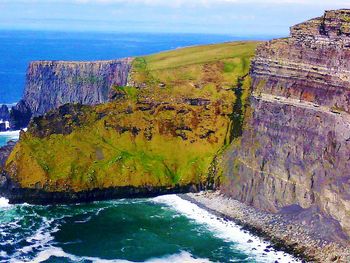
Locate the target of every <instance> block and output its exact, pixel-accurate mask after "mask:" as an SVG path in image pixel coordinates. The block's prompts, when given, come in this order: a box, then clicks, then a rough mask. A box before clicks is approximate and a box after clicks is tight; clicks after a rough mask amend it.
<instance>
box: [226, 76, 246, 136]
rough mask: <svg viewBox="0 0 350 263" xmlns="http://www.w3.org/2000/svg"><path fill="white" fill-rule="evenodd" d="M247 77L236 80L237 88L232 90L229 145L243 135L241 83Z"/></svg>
mask: <svg viewBox="0 0 350 263" xmlns="http://www.w3.org/2000/svg"><path fill="white" fill-rule="evenodd" d="M247 76H248V75H244V76H243V77H239V78H238V79H237V86H236V87H234V88H233V89H232V91H233V92H234V93H235V96H236V101H235V102H234V103H233V107H232V113H231V114H230V115H229V118H230V131H229V132H230V135H229V143H231V142H232V141H233V140H234V139H236V138H239V137H241V136H242V134H243V121H244V109H243V102H242V95H243V91H244V89H243V81H244V79H245V78H246V77H247Z"/></svg>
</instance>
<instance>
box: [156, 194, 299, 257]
mask: <svg viewBox="0 0 350 263" xmlns="http://www.w3.org/2000/svg"><path fill="white" fill-rule="evenodd" d="M152 200H153V201H154V202H157V203H163V204H166V205H168V206H170V207H171V208H173V209H175V210H176V211H178V212H180V213H181V214H183V215H185V216H186V217H188V218H190V219H192V220H194V221H196V222H197V223H200V224H203V225H205V226H206V227H207V228H208V229H209V230H211V231H213V233H214V234H215V235H216V236H217V237H219V238H222V239H224V240H227V241H231V242H234V243H235V244H236V245H235V248H237V249H238V250H240V251H243V252H244V253H246V254H247V255H249V256H250V257H251V258H252V260H254V261H257V262H276V261H277V262H293V263H295V262H301V261H299V260H298V259H296V258H294V257H293V256H291V255H289V254H286V253H284V252H282V251H276V250H274V249H272V248H271V247H268V246H271V244H270V243H269V242H266V241H263V240H261V239H260V238H258V237H255V236H253V235H252V234H250V233H248V232H246V231H243V230H242V229H241V228H240V227H239V226H238V225H237V224H235V223H234V222H231V221H229V222H226V221H225V220H223V219H222V218H218V217H216V216H214V215H213V214H210V213H209V212H207V211H206V210H204V209H202V208H200V207H198V206H197V205H195V204H193V203H191V202H189V201H186V200H184V199H182V198H180V197H178V196H176V195H165V196H159V197H156V198H153V199H152ZM228 260H229V259H228Z"/></svg>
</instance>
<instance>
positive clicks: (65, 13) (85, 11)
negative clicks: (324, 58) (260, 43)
mask: <svg viewBox="0 0 350 263" xmlns="http://www.w3.org/2000/svg"><path fill="white" fill-rule="evenodd" d="M338 8H350V0H45V1H44V0H0V29H10V30H12V29H20V30H23V29H30V30H54V31H94V32H96V31H103V32H152V33H200V34H228V35H235V36H256V37H259V36H286V35H288V32H289V27H290V26H291V25H294V24H296V23H299V22H302V21H305V20H307V19H310V18H313V17H317V16H320V15H322V14H323V12H324V10H329V9H338Z"/></svg>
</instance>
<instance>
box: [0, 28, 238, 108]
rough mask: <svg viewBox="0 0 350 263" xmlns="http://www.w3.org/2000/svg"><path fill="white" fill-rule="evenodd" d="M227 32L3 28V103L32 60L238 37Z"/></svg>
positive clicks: (131, 52)
mask: <svg viewBox="0 0 350 263" xmlns="http://www.w3.org/2000/svg"><path fill="white" fill-rule="evenodd" d="M238 39H242V38H236V37H233V36H226V35H196V34H145V33H137V34H136V33H133V34H127V33H120V34H117V33H91V32H90V33H83V32H69V33H67V32H46V31H3V30H2V31H0V57H1V60H0V104H1V103H14V102H17V101H18V100H19V99H20V98H21V97H22V93H23V88H24V84H25V74H26V69H27V66H28V63H29V62H30V61H32V60H79V61H84V60H105V59H107V60H108V59H117V58H123V57H128V56H140V55H146V54H151V53H156V52H159V51H164V50H169V49H175V48H178V47H184V46H190V45H198V44H209V43H218V42H224V41H231V40H238Z"/></svg>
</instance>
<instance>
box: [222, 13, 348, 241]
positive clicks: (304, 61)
mask: <svg viewBox="0 0 350 263" xmlns="http://www.w3.org/2000/svg"><path fill="white" fill-rule="evenodd" d="M251 76H252V87H253V94H252V97H251V107H252V110H253V111H252V116H250V118H249V120H248V121H247V122H246V124H245V129H244V132H243V136H242V137H240V138H238V139H236V141H235V143H234V145H232V146H231V148H230V149H229V150H228V151H227V152H226V154H225V158H224V163H225V167H224V181H225V182H226V183H224V184H223V186H222V190H223V191H224V192H226V193H227V194H229V195H231V196H233V197H235V198H237V199H239V200H242V201H244V202H246V203H249V204H251V205H254V206H255V207H258V208H260V209H264V210H269V211H273V212H278V211H281V209H282V210H283V211H288V207H295V205H297V206H299V207H300V209H301V211H305V210H310V209H311V210H313V211H317V212H316V214H317V215H316V217H309V218H304V219H303V220H304V221H305V222H304V223H305V224H310V227H311V226H312V224H313V223H315V222H316V221H317V219H319V218H321V217H325V218H328V219H331V220H333V221H334V220H335V221H336V222H338V223H339V224H340V226H341V228H342V230H343V231H344V232H345V233H346V234H347V235H350V159H349V156H350V10H337V11H327V12H325V14H324V16H322V17H320V18H316V19H312V20H309V21H307V22H305V23H302V24H299V25H296V26H293V27H292V28H291V35H290V37H289V38H286V39H277V40H273V41H270V42H267V43H265V44H262V45H260V47H259V48H258V49H257V54H256V57H255V59H254V61H253V62H252V68H251ZM319 230H320V231H321V229H319ZM334 235H335V237H334V238H339V235H338V236H336V235H337V233H334Z"/></svg>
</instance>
